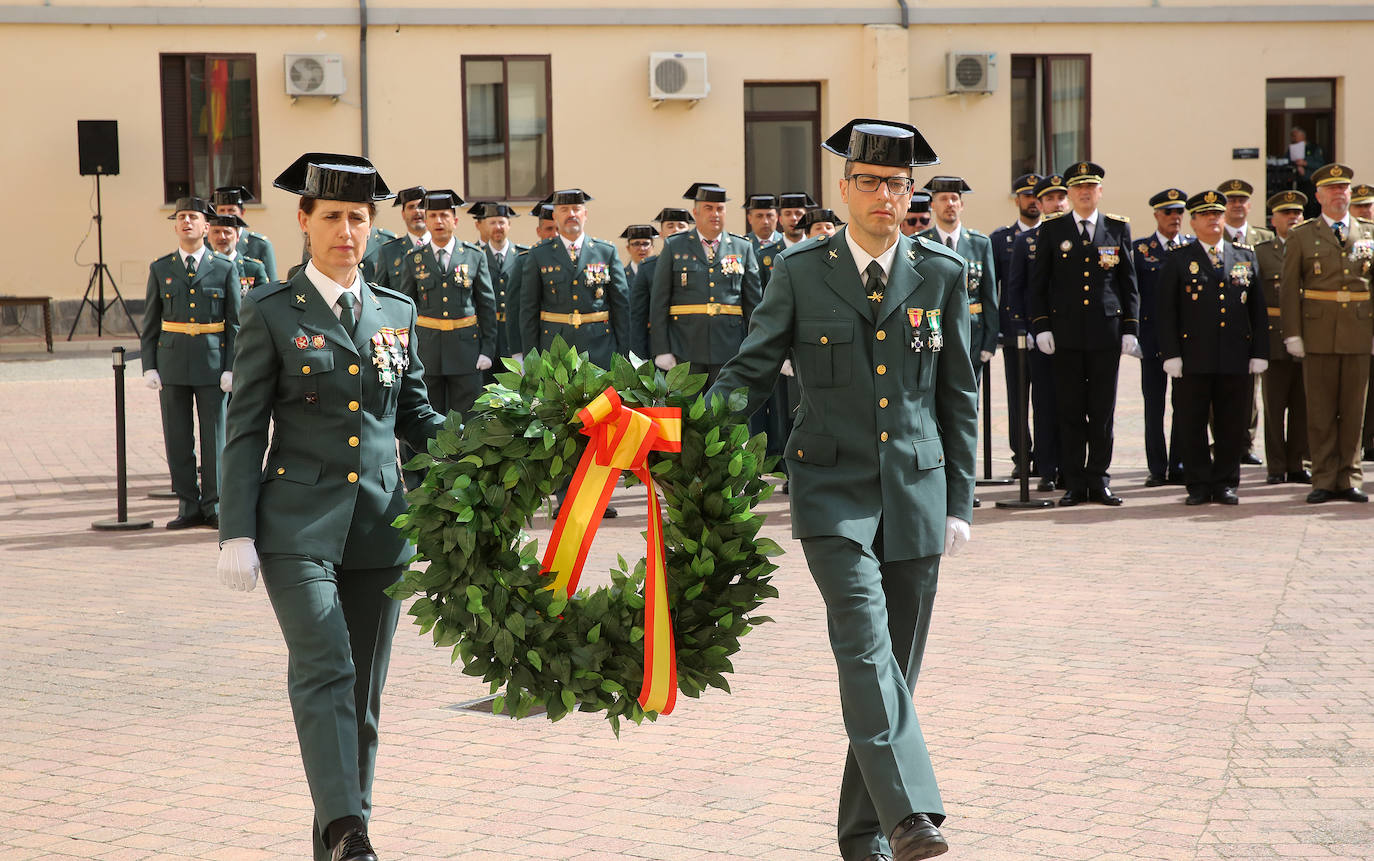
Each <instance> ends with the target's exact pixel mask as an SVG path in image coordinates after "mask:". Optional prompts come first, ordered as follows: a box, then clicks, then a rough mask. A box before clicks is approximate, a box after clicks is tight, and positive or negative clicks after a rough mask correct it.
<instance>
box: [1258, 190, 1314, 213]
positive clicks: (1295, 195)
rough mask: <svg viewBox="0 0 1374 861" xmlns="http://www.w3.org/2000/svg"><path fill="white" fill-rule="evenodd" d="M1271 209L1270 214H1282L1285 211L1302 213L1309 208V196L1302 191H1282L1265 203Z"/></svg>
mask: <svg viewBox="0 0 1374 861" xmlns="http://www.w3.org/2000/svg"><path fill="white" fill-rule="evenodd" d="M1264 205H1265V206H1267V207H1269V211H1270V212H1282V211H1283V210H1285V209H1296V210H1299V211H1301V210H1302V209H1304V208H1305V207H1306V206H1307V195H1305V194H1303V193H1302V192H1301V191H1294V190H1292V189H1289V190H1288V191H1280V192H1279V193H1278V194H1276V195H1274V196H1273V197H1271V198H1269V199H1268V200H1266V201H1265V202H1264Z"/></svg>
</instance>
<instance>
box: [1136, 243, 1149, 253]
mask: <svg viewBox="0 0 1374 861" xmlns="http://www.w3.org/2000/svg"><path fill="white" fill-rule="evenodd" d="M1135 250H1136V251H1139V252H1140V253H1141V254H1149V253H1150V251H1149V249H1148V248H1146V247H1145V243H1144V242H1142V243H1140V244H1139V245H1137V246H1136V247H1135Z"/></svg>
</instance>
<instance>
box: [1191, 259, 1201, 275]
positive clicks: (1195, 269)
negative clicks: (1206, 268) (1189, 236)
mask: <svg viewBox="0 0 1374 861" xmlns="http://www.w3.org/2000/svg"><path fill="white" fill-rule="evenodd" d="M1188 271H1189V272H1190V273H1191V274H1193V275H1196V274H1198V273H1199V272H1201V271H1202V268H1201V267H1200V266H1198V265H1197V261H1196V260H1194V261H1192V262H1191V263H1189V264H1188Z"/></svg>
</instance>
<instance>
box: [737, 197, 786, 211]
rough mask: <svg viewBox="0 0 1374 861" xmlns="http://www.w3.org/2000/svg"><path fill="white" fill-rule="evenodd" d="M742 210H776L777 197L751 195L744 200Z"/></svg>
mask: <svg viewBox="0 0 1374 861" xmlns="http://www.w3.org/2000/svg"><path fill="white" fill-rule="evenodd" d="M744 208H745V209H746V210H748V209H777V208H778V196H777V195H776V194H751V195H749V196H748V197H746V198H745V199H744Z"/></svg>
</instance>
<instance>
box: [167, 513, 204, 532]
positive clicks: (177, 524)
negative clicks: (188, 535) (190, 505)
mask: <svg viewBox="0 0 1374 861" xmlns="http://www.w3.org/2000/svg"><path fill="white" fill-rule="evenodd" d="M204 522H205V516H204V515H202V514H201V513H200V512H199V511H197V512H196V513H195V514H183V515H181V516H180V517H178V518H177V519H175V520H169V521H167V528H168V529H190V528H191V527H192V526H199V525H201V524H202V523H204Z"/></svg>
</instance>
